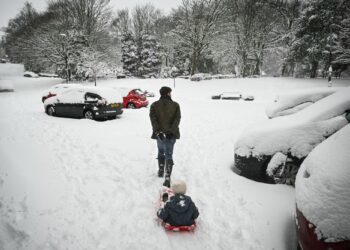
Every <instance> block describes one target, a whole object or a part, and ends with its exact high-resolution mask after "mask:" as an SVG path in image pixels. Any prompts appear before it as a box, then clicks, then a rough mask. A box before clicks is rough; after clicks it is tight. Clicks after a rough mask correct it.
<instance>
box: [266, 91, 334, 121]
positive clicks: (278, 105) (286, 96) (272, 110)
mask: <svg viewBox="0 0 350 250" xmlns="http://www.w3.org/2000/svg"><path fill="white" fill-rule="evenodd" d="M340 89H341V88H328V87H327V88H311V89H306V90H305V89H302V90H300V89H299V90H294V91H289V92H287V93H280V94H278V95H277V96H276V98H275V100H274V101H273V102H272V103H270V104H269V105H268V106H267V107H266V110H265V113H266V115H267V116H268V117H269V118H273V117H277V116H281V115H288V114H291V113H294V112H295V111H298V109H296V110H291V109H293V108H294V107H296V106H298V105H303V104H305V103H309V104H311V103H314V102H316V101H318V100H320V99H322V98H324V97H326V96H328V95H330V94H333V93H334V92H336V91H338V90H340ZM305 106H307V105H303V106H300V107H299V108H300V109H303V108H305ZM288 110H289V111H288Z"/></svg>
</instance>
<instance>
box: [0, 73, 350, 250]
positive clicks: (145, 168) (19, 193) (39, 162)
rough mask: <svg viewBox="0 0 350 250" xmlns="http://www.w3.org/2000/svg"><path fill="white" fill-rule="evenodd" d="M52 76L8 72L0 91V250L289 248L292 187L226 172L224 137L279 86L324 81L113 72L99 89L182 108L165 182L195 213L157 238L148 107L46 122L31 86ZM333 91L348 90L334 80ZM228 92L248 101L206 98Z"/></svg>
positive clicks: (261, 114) (42, 85) (261, 112)
mask: <svg viewBox="0 0 350 250" xmlns="http://www.w3.org/2000/svg"><path fill="white" fill-rule="evenodd" d="M60 81H61V80H59V79H48V78H44V79H43V78H24V77H19V78H15V79H12V82H13V84H14V87H15V90H16V91H15V92H5V93H0V107H2V108H1V109H0V117H1V118H0V249H1V250H12V249H26V250H27V249H28V250H36V249H72V250H80V249H91V250H96V249H101V250H102V249H106V250H108V249H121V250H124V249H130V250H135V249H152V250H153V249H161V250H164V249H191V250H193V249H198V250H202V249H244V250H245V249H276V250H277V249H278V250H283V249H293V248H294V247H295V228H294V213H295V212H294V211H295V199H294V189H293V188H292V187H290V186H285V185H269V184H263V183H257V182H254V181H251V180H248V179H246V178H243V177H241V176H238V175H236V174H235V173H233V171H232V170H231V166H232V164H233V162H234V159H233V157H234V152H233V149H234V143H235V141H236V139H237V138H238V136H239V135H240V133H241V131H242V130H243V129H244V128H245V127H246V126H249V125H253V124H256V125H257V126H259V123H260V122H262V121H264V120H267V119H268V118H267V116H266V114H265V107H266V104H267V103H269V102H271V100H273V98H274V96H275V94H276V93H277V92H278V91H279V90H281V89H283V90H284V91H288V89H308V88H315V87H322V86H326V85H327V82H326V80H325V79H323V80H322V79H318V80H317V79H316V80H308V79H288V78H284V79H281V78H260V79H257V78H252V79H238V78H235V79H215V80H210V81H201V82H193V81H190V80H186V79H176V88H173V80H172V79H156V80H155V79H152V80H140V79H118V80H117V79H113V80H105V81H99V82H98V85H99V86H108V87H121V88H125V87H128V86H132V87H134V86H137V87H139V88H142V89H147V90H149V91H152V92H154V93H156V96H155V97H154V98H149V100H150V103H152V102H153V101H154V100H156V99H157V98H158V97H159V95H158V90H159V88H160V87H161V86H163V85H168V86H170V87H172V88H173V93H172V96H173V99H174V100H175V101H177V102H178V103H179V104H180V106H181V111H182V120H181V123H180V132H181V139H180V140H178V141H177V142H176V144H175V150H174V161H175V166H174V170H173V174H172V178H173V179H182V180H184V181H186V182H187V187H188V195H190V196H191V197H192V199H193V200H194V202H195V203H196V205H197V207H198V209H199V212H200V216H199V219H198V221H197V223H198V228H197V229H196V230H195V231H194V232H193V233H167V232H165V231H164V229H163V228H162V227H161V225H160V224H159V222H158V221H157V220H156V210H157V199H158V196H159V189H160V187H161V184H162V182H163V181H162V180H161V179H160V178H158V177H157V175H156V171H157V160H156V143H155V141H153V140H151V139H150V136H151V125H150V121H149V116H148V114H149V109H148V108H142V109H138V110H133V109H125V110H124V113H123V114H122V115H121V116H120V118H118V119H115V120H110V121H105V122H96V121H92V120H84V119H70V118H58V117H50V116H48V115H46V114H45V113H44V108H43V104H42V102H41V97H42V93H43V92H44V91H45V90H47V89H48V88H50V87H51V86H53V85H54V84H57V83H59V82H60ZM333 85H334V86H335V87H343V86H347V85H350V83H349V81H346V80H334V83H333ZM233 91H239V92H242V93H250V94H252V95H254V97H255V100H254V101H252V102H245V101H243V100H240V101H235V102H232V101H225V100H223V101H220V102H218V101H215V100H211V98H210V97H211V95H213V94H215V93H221V92H233Z"/></svg>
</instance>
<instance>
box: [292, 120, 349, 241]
mask: <svg viewBox="0 0 350 250" xmlns="http://www.w3.org/2000/svg"><path fill="white" fill-rule="evenodd" d="M349 138H350V125H347V126H346V127H344V128H343V129H341V130H340V131H338V132H337V133H335V134H334V135H333V136H331V137H330V138H328V139H327V140H326V141H324V142H323V143H322V144H320V145H319V146H317V147H316V148H315V150H313V151H312V152H311V153H310V155H309V156H308V157H307V158H306V159H305V161H304V162H303V164H302V165H301V168H300V170H299V172H298V174H297V178H296V185H295V186H296V188H295V192H296V202H297V206H298V209H299V210H300V211H301V212H302V213H303V214H304V216H305V217H306V218H307V219H308V220H309V221H310V222H311V223H313V224H314V225H315V226H316V227H317V230H316V232H317V234H318V238H327V241H337V240H339V239H342V240H344V239H346V240H350V181H349V180H350V154H349V149H350V140H349Z"/></svg>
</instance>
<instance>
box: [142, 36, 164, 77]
mask: <svg viewBox="0 0 350 250" xmlns="http://www.w3.org/2000/svg"><path fill="white" fill-rule="evenodd" d="M140 45H141V47H140V48H139V68H138V73H139V75H140V76H143V77H146V78H150V77H157V76H158V75H159V73H160V66H161V56H160V52H159V50H160V45H159V43H158V42H157V40H156V38H155V37H154V36H152V35H149V34H143V35H142V37H141V42H140Z"/></svg>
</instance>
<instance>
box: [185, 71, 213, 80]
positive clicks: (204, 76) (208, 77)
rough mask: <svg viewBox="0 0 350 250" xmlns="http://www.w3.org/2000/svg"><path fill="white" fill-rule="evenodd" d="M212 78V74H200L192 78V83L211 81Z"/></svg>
mask: <svg viewBox="0 0 350 250" xmlns="http://www.w3.org/2000/svg"><path fill="white" fill-rule="evenodd" d="M211 79H212V76H211V75H210V74H207V73H198V74H194V75H192V76H191V77H190V80H191V81H195V82H199V81H202V80H211Z"/></svg>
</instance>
